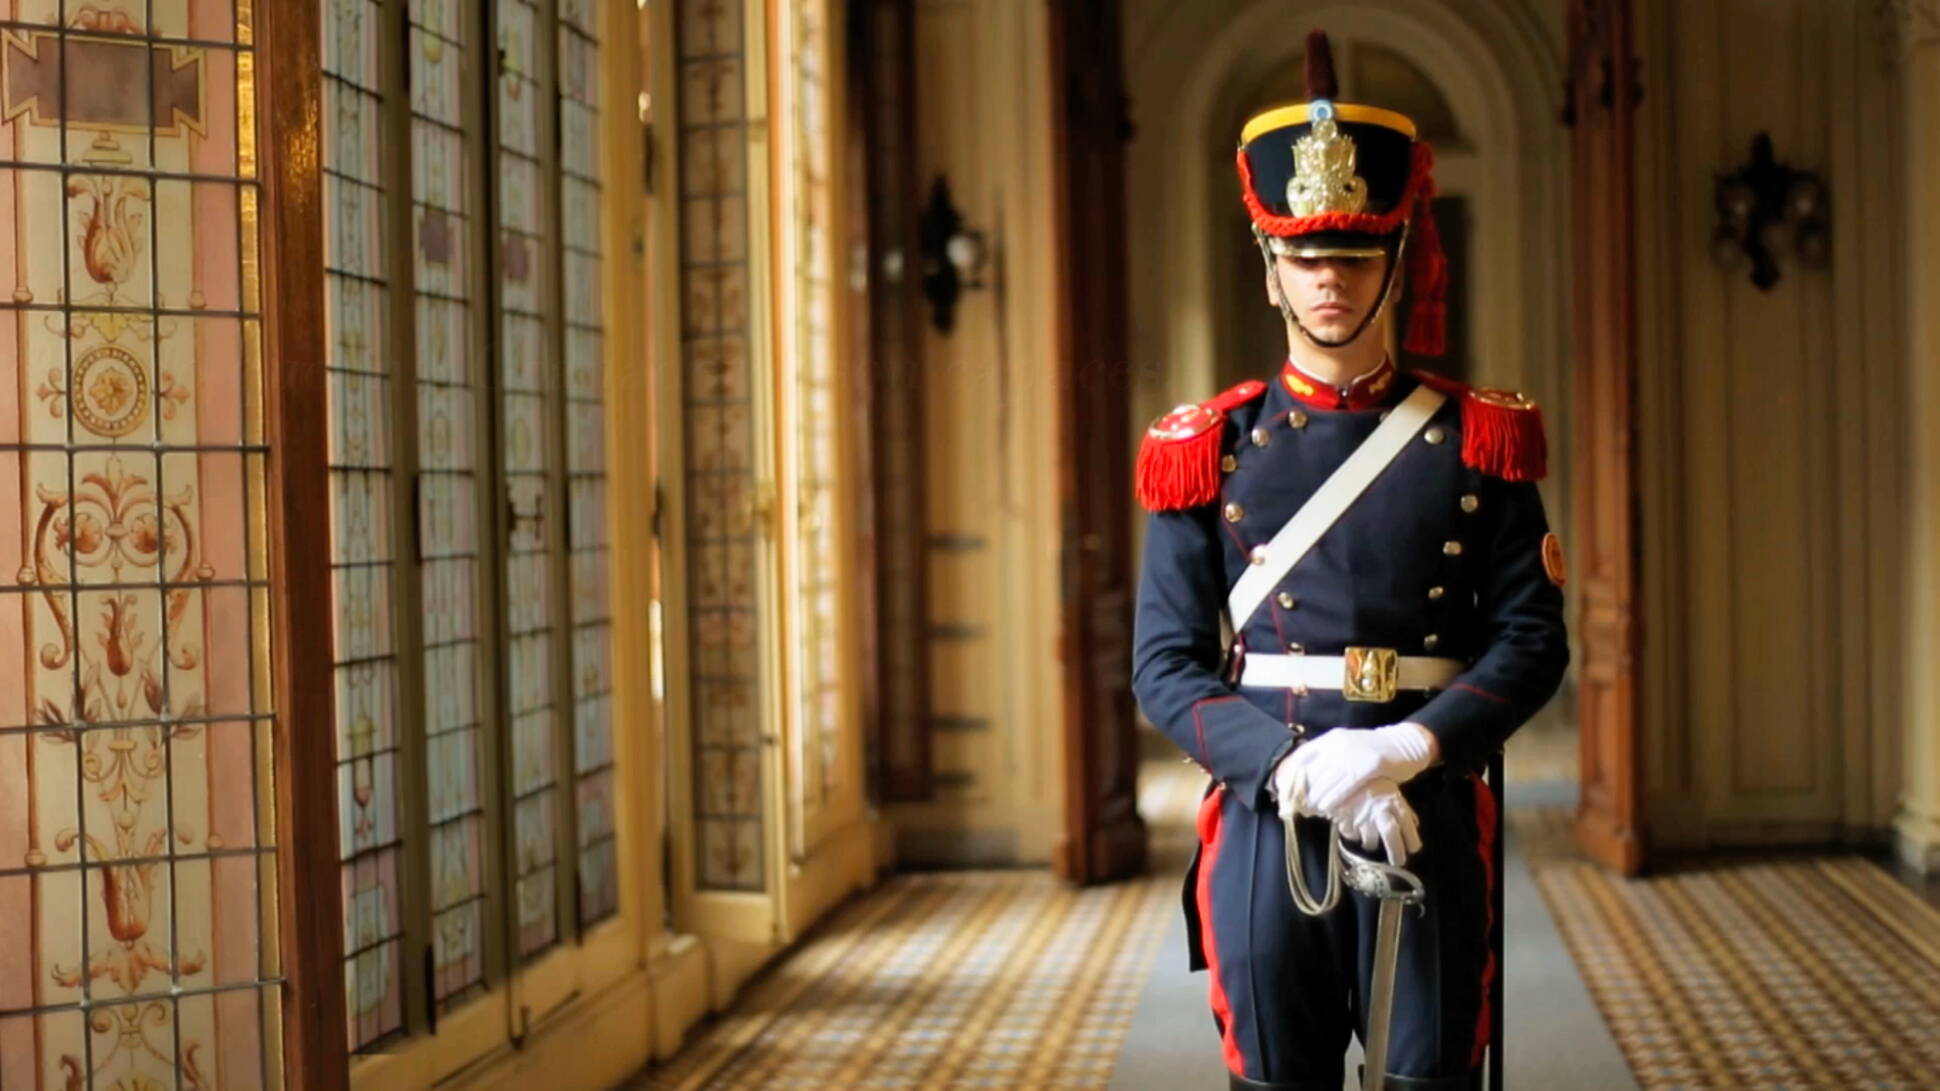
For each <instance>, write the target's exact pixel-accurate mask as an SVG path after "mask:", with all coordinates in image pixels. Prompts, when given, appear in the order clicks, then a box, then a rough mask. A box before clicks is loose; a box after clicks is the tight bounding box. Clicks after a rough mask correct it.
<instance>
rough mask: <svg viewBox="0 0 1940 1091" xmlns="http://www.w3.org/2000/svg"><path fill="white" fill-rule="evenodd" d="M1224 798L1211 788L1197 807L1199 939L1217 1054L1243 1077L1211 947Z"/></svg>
mask: <svg viewBox="0 0 1940 1091" xmlns="http://www.w3.org/2000/svg"><path fill="white" fill-rule="evenodd" d="M1225 799H1226V788H1225V786H1224V785H1222V786H1220V787H1218V788H1215V789H1213V793H1212V794H1211V795H1209V796H1207V797H1206V798H1205V801H1204V802H1202V803H1200V804H1199V845H1200V850H1199V890H1198V892H1197V894H1198V899H1199V936H1200V940H1201V943H1202V944H1203V946H1204V947H1205V952H1204V954H1205V956H1206V976H1207V977H1209V978H1211V979H1212V980H1211V983H1210V985H1209V986H1208V990H1207V991H1208V995H1209V998H1210V1000H1211V1002H1212V1012H1213V1018H1215V1019H1217V1020H1219V1046H1220V1054H1221V1055H1222V1056H1224V1057H1225V1059H1226V1068H1227V1069H1228V1070H1229V1071H1231V1072H1232V1073H1233V1074H1234V1075H1236V1076H1244V1075H1246V1059H1245V1058H1244V1057H1241V1056H1240V1052H1239V1039H1238V1038H1237V1037H1235V1036H1234V1034H1233V1006H1232V1004H1231V1003H1230V1002H1229V1001H1228V1000H1227V999H1226V985H1225V983H1224V982H1222V981H1220V980H1219V954H1218V952H1217V951H1215V950H1214V948H1213V935H1214V933H1215V931H1216V930H1215V929H1214V928H1213V900H1212V874H1213V864H1214V863H1216V862H1217V861H1218V859H1219V836H1220V834H1221V832H1223V830H1224V827H1225V823H1224V822H1222V821H1221V820H1220V818H1221V816H1220V810H1219V806H1220V804H1221V803H1222V802H1224V801H1225Z"/></svg>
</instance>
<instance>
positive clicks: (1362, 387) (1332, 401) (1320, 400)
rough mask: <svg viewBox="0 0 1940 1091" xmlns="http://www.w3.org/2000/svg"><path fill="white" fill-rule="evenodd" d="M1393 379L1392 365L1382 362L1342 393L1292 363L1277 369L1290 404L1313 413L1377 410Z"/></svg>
mask: <svg viewBox="0 0 1940 1091" xmlns="http://www.w3.org/2000/svg"><path fill="white" fill-rule="evenodd" d="M1394 377H1395V368H1394V361H1393V360H1391V359H1390V360H1382V361H1381V366H1380V367H1377V368H1375V369H1374V370H1373V371H1370V372H1368V373H1367V374H1365V375H1362V376H1361V377H1359V378H1357V379H1355V380H1354V381H1353V382H1352V383H1350V384H1348V387H1347V389H1346V391H1344V392H1343V391H1342V390H1341V389H1340V388H1338V387H1335V386H1332V385H1329V384H1327V383H1324V382H1321V381H1320V380H1319V379H1316V378H1314V377H1313V376H1311V375H1309V374H1307V373H1306V372H1304V371H1302V370H1300V368H1299V367H1298V366H1297V365H1296V364H1294V362H1293V361H1292V360H1288V361H1287V362H1286V364H1285V365H1283V366H1282V367H1281V368H1280V385H1281V386H1283V387H1285V388H1286V390H1287V393H1289V394H1291V395H1293V400H1295V401H1297V402H1300V403H1301V404H1303V405H1309V406H1312V407H1313V408H1315V409H1329V410H1332V409H1349V410H1356V409H1377V408H1379V407H1381V406H1383V405H1386V404H1387V398H1388V393H1389V392H1390V391H1392V390H1393V389H1394Z"/></svg>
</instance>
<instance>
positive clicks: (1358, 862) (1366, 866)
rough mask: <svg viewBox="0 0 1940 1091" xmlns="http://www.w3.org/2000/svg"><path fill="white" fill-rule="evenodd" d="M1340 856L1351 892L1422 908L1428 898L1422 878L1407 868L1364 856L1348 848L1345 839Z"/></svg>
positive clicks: (1344, 877) (1345, 880) (1343, 876)
mask: <svg viewBox="0 0 1940 1091" xmlns="http://www.w3.org/2000/svg"><path fill="white" fill-rule="evenodd" d="M1340 855H1341V861H1342V863H1343V864H1344V865H1345V870H1344V871H1343V873H1342V876H1341V878H1342V881H1343V882H1345V883H1346V884H1347V886H1348V888H1349V889H1350V890H1354V891H1356V892H1358V893H1361V894H1365V895H1367V896H1368V897H1370V898H1380V899H1382V900H1383V901H1393V902H1400V903H1401V904H1402V905H1420V904H1422V902H1423V900H1425V899H1426V898H1427V896H1428V891H1427V888H1425V887H1423V886H1422V883H1421V877H1420V876H1419V875H1416V874H1415V873H1414V872H1412V871H1409V870H1408V869H1407V868H1404V867H1396V866H1394V865H1393V864H1390V863H1387V862H1385V861H1382V860H1374V859H1370V858H1368V857H1366V856H1362V855H1361V854H1360V853H1358V852H1355V851H1354V850H1353V849H1351V848H1348V847H1347V842H1346V841H1345V840H1344V839H1343V840H1342V841H1341V850H1340Z"/></svg>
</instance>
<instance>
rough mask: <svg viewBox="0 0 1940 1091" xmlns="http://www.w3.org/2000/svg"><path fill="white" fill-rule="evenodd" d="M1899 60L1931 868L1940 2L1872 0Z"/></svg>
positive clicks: (1906, 823)
mask: <svg viewBox="0 0 1940 1091" xmlns="http://www.w3.org/2000/svg"><path fill="white" fill-rule="evenodd" d="M1880 11H1881V13H1882V14H1883V15H1884V16H1885V17H1886V18H1887V20H1888V25H1889V28H1890V30H1891V31H1892V33H1893V34H1894V35H1895V37H1896V39H1897V49H1896V52H1897V54H1898V57H1899V61H1900V64H1901V66H1902V73H1903V79H1902V86H1901V93H1902V96H1903V97H1902V100H1901V102H1902V109H1903V111H1904V124H1905V128H1904V130H1903V131H1904V134H1905V142H1906V143H1905V149H1904V150H1905V159H1904V161H1905V164H1906V167H1905V170H1906V174H1905V185H1906V190H1905V192H1906V194H1907V197H1908V200H1907V202H1906V216H1907V222H1906V236H1905V238H1906V243H1905V245H1906V250H1905V253H1906V293H1907V295H1906V312H1905V313H1906V316H1907V318H1906V321H1907V327H1906V346H1907V352H1906V361H1907V367H1908V369H1909V372H1908V377H1907V386H1906V389H1907V394H1908V398H1907V405H1908V406H1909V408H1910V411H1911V417H1910V418H1909V420H1908V422H1907V423H1908V426H1909V427H1908V438H1909V442H1910V445H1911V453H1912V472H1911V474H1910V477H1909V481H1908V486H1909V489H1908V491H1909V495H1908V500H1909V503H1908V507H1907V516H1908V518H1907V550H1906V564H1907V566H1908V569H1907V589H1908V591H1909V594H1908V595H1907V598H1906V602H1907V614H1906V616H1905V618H1904V625H1905V631H1906V636H1907V639H1906V641H1905V649H1906V651H1905V654H1906V661H1905V668H1906V669H1905V674H1904V677H1905V678H1906V680H1907V693H1906V705H1905V709H1906V722H1905V730H1904V734H1903V745H1904V752H1903V754H1902V765H1901V767H1902V769H1903V770H1904V773H1903V776H1904V780H1903V781H1902V791H1901V796H1900V810H1899V814H1898V817H1897V818H1896V819H1895V820H1894V829H1895V832H1896V834H1897V841H1898V848H1899V852H1900V855H1901V858H1902V859H1904V860H1906V861H1907V862H1908V863H1910V864H1912V865H1913V866H1915V867H1918V868H1920V869H1921V870H1922V871H1926V872H1934V871H1940V671H1936V670H1935V664H1936V660H1940V208H1935V207H1934V205H1933V203H1932V202H1931V201H1928V200H1922V199H1921V197H1920V195H1921V194H1923V193H1926V192H1928V191H1929V187H1930V186H1931V185H1932V180H1933V179H1934V178H1935V177H1937V176H1940V0H1880Z"/></svg>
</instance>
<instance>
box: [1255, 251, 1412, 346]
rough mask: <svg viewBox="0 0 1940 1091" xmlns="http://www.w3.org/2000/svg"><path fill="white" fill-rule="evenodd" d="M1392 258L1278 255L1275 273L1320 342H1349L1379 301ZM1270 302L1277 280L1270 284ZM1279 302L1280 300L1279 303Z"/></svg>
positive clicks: (1305, 325) (1286, 296) (1291, 301)
mask: <svg viewBox="0 0 1940 1091" xmlns="http://www.w3.org/2000/svg"><path fill="white" fill-rule="evenodd" d="M1387 268H1388V259H1387V257H1386V256H1382V257H1378V258H1297V257H1287V256H1281V257H1278V258H1276V259H1275V260H1274V267H1273V275H1274V276H1275V277H1277V278H1278V279H1279V282H1280V292H1281V294H1282V295H1283V296H1285V298H1286V300H1287V303H1288V304H1289V305H1290V306H1292V308H1293V313H1294V316H1295V317H1297V318H1298V319H1299V320H1300V324H1301V326H1303V327H1305V328H1306V330H1307V332H1309V333H1311V334H1313V335H1314V336H1315V337H1317V338H1319V339H1320V340H1322V341H1345V340H1346V339H1347V338H1349V337H1352V336H1353V335H1354V331H1355V329H1357V328H1358V327H1359V326H1360V324H1361V322H1362V321H1363V320H1365V319H1366V318H1367V315H1368V312H1369V311H1372V310H1373V309H1374V307H1375V304H1377V303H1378V302H1380V297H1381V281H1382V278H1383V276H1384V275H1385V274H1386V273H1387ZM1267 301H1268V302H1269V303H1270V302H1272V301H1273V285H1272V284H1271V283H1268V284H1267ZM1276 306H1277V304H1276Z"/></svg>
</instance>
